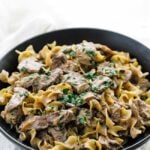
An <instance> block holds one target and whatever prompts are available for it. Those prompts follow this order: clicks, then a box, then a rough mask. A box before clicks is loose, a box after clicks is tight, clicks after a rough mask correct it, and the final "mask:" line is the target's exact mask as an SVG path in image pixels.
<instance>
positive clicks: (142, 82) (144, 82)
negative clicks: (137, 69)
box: [138, 78, 150, 91]
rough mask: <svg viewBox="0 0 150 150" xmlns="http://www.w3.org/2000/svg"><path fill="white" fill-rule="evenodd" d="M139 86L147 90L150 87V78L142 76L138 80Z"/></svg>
mask: <svg viewBox="0 0 150 150" xmlns="http://www.w3.org/2000/svg"><path fill="white" fill-rule="evenodd" d="M138 86H140V88H141V90H143V91H147V90H148V89H149V88H150V82H149V81H148V79H144V78H140V79H139V80H138Z"/></svg>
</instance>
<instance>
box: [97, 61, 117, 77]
mask: <svg viewBox="0 0 150 150" xmlns="http://www.w3.org/2000/svg"><path fill="white" fill-rule="evenodd" d="M97 73H98V74H101V75H104V76H108V77H113V76H116V75H117V70H116V69H115V68H114V65H113V64H112V63H109V62H104V63H101V64H100V65H99V66H98V68H97Z"/></svg>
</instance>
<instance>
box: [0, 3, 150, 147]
mask: <svg viewBox="0 0 150 150" xmlns="http://www.w3.org/2000/svg"><path fill="white" fill-rule="evenodd" d="M66 27H96V28H101V29H108V30H112V31H116V32H120V33H123V34H125V35H128V36H130V37H132V38H134V39H136V40H138V41H140V42H142V43H143V44H145V45H146V46H148V47H150V1H149V0H113V1H112V0H74V1H72V0H0V57H2V56H3V55H4V54H5V53H7V52H8V51H9V50H10V49H11V48H12V47H14V46H16V45H17V44H19V43H20V42H22V41H24V40H26V39H28V38H30V37H32V36H34V35H37V34H41V33H44V32H48V31H51V30H54V29H60V28H66ZM142 149H143V150H149V149H150V142H148V143H147V144H145V145H144V146H142V147H141V148H140V150H142ZM0 150H17V148H16V147H15V146H14V145H13V144H12V143H11V142H10V141H8V140H7V139H6V138H5V137H4V136H3V135H1V133H0Z"/></svg>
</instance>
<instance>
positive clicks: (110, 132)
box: [0, 41, 150, 150]
mask: <svg viewBox="0 0 150 150" xmlns="http://www.w3.org/2000/svg"><path fill="white" fill-rule="evenodd" d="M16 52H17V54H18V55H19V56H18V66H17V68H16V71H15V72H12V73H11V74H10V75H9V73H8V72H7V71H5V70H2V72H1V73H0V80H1V81H3V82H6V83H8V84H9V86H8V87H6V88H3V89H1V91H0V105H3V106H4V110H3V111H2V112H1V117H2V118H3V119H4V120H5V121H6V122H7V123H8V124H10V125H11V126H12V127H14V128H16V132H17V133H19V139H20V140H21V141H29V142H30V144H31V146H32V147H34V148H36V149H39V150H47V149H52V150H61V149H62V150H67V149H73V150H79V149H89V150H97V149H98V150H101V149H121V148H122V147H123V145H124V144H125V143H126V141H127V139H128V138H129V137H131V138H136V137H137V136H138V135H140V134H142V133H143V132H145V130H146V128H147V127H149V126H150V90H149V88H150V82H149V81H148V79H147V78H146V76H147V75H148V73H147V72H146V73H143V72H142V70H141V69H142V68H141V66H140V65H139V63H138V61H137V60H136V59H135V58H133V59H132V58H130V56H129V54H128V53H125V52H119V51H116V50H112V49H110V48H109V47H107V46H105V45H102V44H98V43H93V42H87V41H83V42H82V43H79V44H72V45H56V42H53V43H51V44H47V45H45V46H44V47H43V48H42V50H40V51H39V53H36V52H35V51H34V49H33V47H32V46H29V47H27V49H26V50H24V51H16ZM17 69H18V70H17Z"/></svg>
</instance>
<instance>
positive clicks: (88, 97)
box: [83, 91, 96, 102]
mask: <svg viewBox="0 0 150 150" xmlns="http://www.w3.org/2000/svg"><path fill="white" fill-rule="evenodd" d="M94 98H96V96H95V94H94V93H93V92H90V91H89V92H87V93H85V94H84V95H83V100H84V101H85V102H89V101H90V100H91V99H94Z"/></svg>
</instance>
